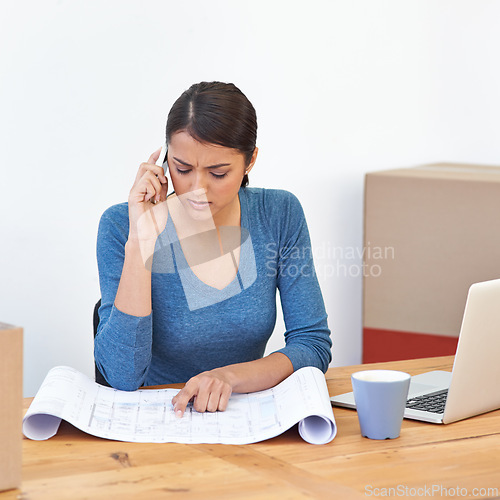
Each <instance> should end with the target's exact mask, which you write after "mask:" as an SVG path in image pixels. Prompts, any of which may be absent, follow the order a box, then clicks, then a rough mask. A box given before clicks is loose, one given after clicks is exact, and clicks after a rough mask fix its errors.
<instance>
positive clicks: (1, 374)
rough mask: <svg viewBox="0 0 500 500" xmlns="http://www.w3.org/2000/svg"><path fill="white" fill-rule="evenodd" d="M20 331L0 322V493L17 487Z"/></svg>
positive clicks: (19, 436) (21, 410)
mask: <svg viewBox="0 0 500 500" xmlns="http://www.w3.org/2000/svg"><path fill="white" fill-rule="evenodd" d="M22 385H23V329H22V328H18V327H15V326H11V325H7V324H5V323H0V443H1V446H0V491H2V490H8V489H12V488H19V487H20V486H21V465H22V417H23V409H22V406H23V387H22Z"/></svg>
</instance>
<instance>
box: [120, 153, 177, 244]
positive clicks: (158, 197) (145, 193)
mask: <svg viewBox="0 0 500 500" xmlns="http://www.w3.org/2000/svg"><path fill="white" fill-rule="evenodd" d="M160 152H161V148H160V149H158V150H157V151H155V152H154V153H153V154H152V155H151V156H150V157H149V159H148V161H147V162H145V163H141V165H140V167H139V170H138V172H137V176H136V178H135V182H134V185H133V186H132V189H131V190H130V194H129V197H128V210H129V225H130V227H129V240H130V239H131V238H132V239H135V240H137V241H139V242H140V243H143V244H146V245H148V246H149V245H152V244H153V245H154V242H156V238H157V237H158V235H159V234H160V233H161V232H162V231H163V230H164V229H165V225H166V223H167V217H168V208H167V203H166V199H167V189H168V180H167V178H166V176H165V172H164V171H163V167H161V166H159V165H156V162H157V161H158V158H159V156H160Z"/></svg>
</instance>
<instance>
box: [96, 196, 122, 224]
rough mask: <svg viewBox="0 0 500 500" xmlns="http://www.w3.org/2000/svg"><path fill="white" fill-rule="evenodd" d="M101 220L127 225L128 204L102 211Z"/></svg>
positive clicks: (119, 204)
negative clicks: (125, 223)
mask: <svg viewBox="0 0 500 500" xmlns="http://www.w3.org/2000/svg"><path fill="white" fill-rule="evenodd" d="M101 220H109V221H114V222H117V223H120V222H127V224H128V203H127V202H126V201H125V202H123V203H118V204H116V205H112V206H110V207H108V208H107V209H106V210H104V212H103V214H102V215H101Z"/></svg>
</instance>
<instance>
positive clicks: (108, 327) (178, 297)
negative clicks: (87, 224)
mask: <svg viewBox="0 0 500 500" xmlns="http://www.w3.org/2000/svg"><path fill="white" fill-rule="evenodd" d="M239 199H240V207H241V239H240V241H241V245H240V257H239V265H238V270H237V273H236V276H235V278H234V280H233V281H232V282H231V283H229V284H228V285H227V286H226V287H225V288H223V289H222V290H218V289H216V288H213V287H211V286H209V285H207V284H205V283H204V282H203V281H201V280H200V279H199V278H198V277H197V276H196V275H195V274H194V273H193V271H192V270H191V268H190V267H189V265H188V264H187V261H186V258H185V256H184V254H183V251H182V247H181V244H180V242H179V240H178V238H177V234H176V230H175V226H174V225H173V222H172V220H171V218H170V216H169V218H168V220H167V225H166V228H165V230H164V231H163V232H162V233H161V234H160V236H159V237H158V240H157V243H156V247H155V254H154V258H153V262H152V275H151V291H152V312H151V314H150V315H148V316H144V317H137V316H131V315H129V314H125V313H123V312H121V311H120V310H118V309H117V308H116V307H115V306H114V300H115V296H116V292H117V289H118V284H119V282H120V277H121V272H122V268H123V262H124V256H125V243H126V241H127V238H128V227H129V221H128V206H127V203H122V204H119V205H114V206H112V207H110V208H109V209H107V210H106V211H105V212H104V214H103V215H102V217H101V221H100V224H99V230H98V236H97V261H98V267H99V281H100V287H101V307H100V309H99V318H100V321H99V326H98V330H97V335H96V337H95V344H94V356H95V361H96V364H97V366H98V368H99V370H100V371H101V373H102V374H103V376H104V377H105V378H106V380H107V381H108V383H109V384H110V385H111V386H113V387H115V388H117V389H122V390H136V389H137V388H138V387H140V386H141V385H160V384H170V383H178V382H186V381H187V380H189V379H190V378H191V377H193V376H195V375H197V374H199V373H201V372H203V371H206V370H211V369H214V368H217V367H221V366H226V365H229V364H233V363H241V362H245V361H252V360H256V359H259V358H261V357H262V356H263V355H264V350H265V347H266V343H267V341H268V340H269V337H270V336H271V334H272V332H273V330H274V326H275V321H276V290H279V295H280V301H281V307H282V309H283V317H284V321H285V328H286V331H285V347H284V348H283V349H280V350H279V351H277V352H282V353H283V354H285V355H286V356H287V357H288V358H289V359H290V361H291V362H292V365H293V368H294V370H297V369H299V368H302V367H304V366H315V367H317V368H319V369H321V370H322V371H323V372H325V371H326V370H327V368H328V365H329V363H330V360H331V346H332V343H331V339H330V330H329V328H328V325H327V314H326V311H325V307H324V303H323V298H322V295H321V291H320V287H319V284H318V280H317V277H316V274H315V270H314V264H313V256H312V251H311V244H310V238H309V232H308V228H307V224H306V220H305V217H304V213H303V210H302V207H301V205H300V203H299V201H298V200H297V198H296V197H295V196H294V195H292V194H291V193H289V192H287V191H283V190H276V189H260V188H248V187H247V188H240V190H239ZM230 250H231V249H229V250H228V251H230Z"/></svg>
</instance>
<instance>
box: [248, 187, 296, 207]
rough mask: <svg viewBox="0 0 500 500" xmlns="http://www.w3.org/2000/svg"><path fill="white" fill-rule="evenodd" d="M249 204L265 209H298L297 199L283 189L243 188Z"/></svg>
mask: <svg viewBox="0 0 500 500" xmlns="http://www.w3.org/2000/svg"><path fill="white" fill-rule="evenodd" d="M243 189H244V190H245V192H246V194H247V197H248V200H249V203H250V204H253V205H255V206H257V207H261V208H265V209H267V210H276V211H278V212H279V211H281V210H283V209H288V210H290V209H300V207H301V205H300V201H299V199H298V198H297V197H296V196H295V195H294V194H293V193H291V192H290V191H286V190H285V189H267V188H255V187H246V188H243Z"/></svg>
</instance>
